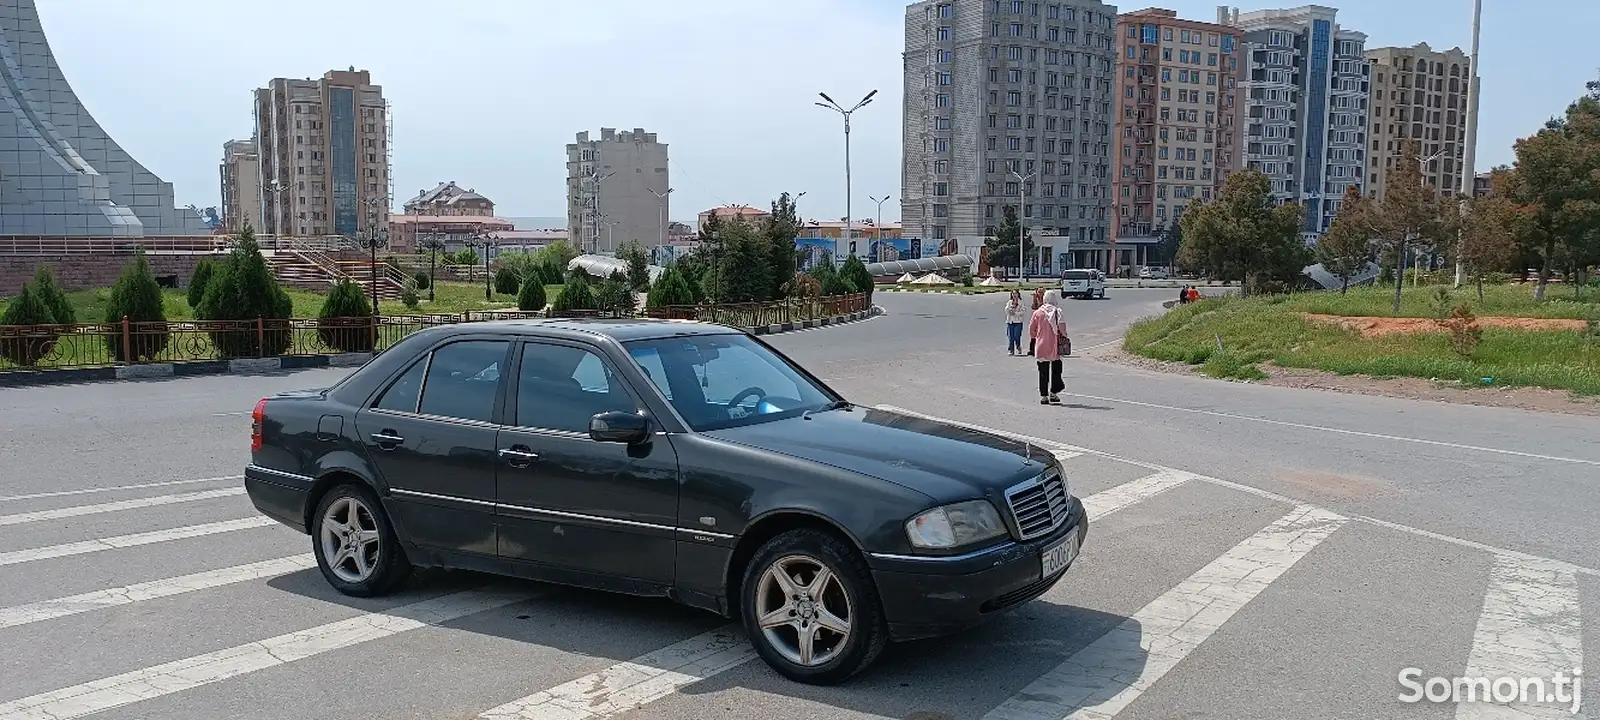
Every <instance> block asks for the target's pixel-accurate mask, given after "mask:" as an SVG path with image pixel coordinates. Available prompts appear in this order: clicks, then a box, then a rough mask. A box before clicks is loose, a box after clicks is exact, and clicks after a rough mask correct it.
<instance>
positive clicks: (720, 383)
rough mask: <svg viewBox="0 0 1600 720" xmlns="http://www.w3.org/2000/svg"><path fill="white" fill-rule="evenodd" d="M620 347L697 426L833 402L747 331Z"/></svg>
mask: <svg viewBox="0 0 1600 720" xmlns="http://www.w3.org/2000/svg"><path fill="white" fill-rule="evenodd" d="M623 347H626V348H627V349H628V354H629V355H631V356H632V357H633V360H634V362H636V363H638V364H639V367H640V368H641V369H643V370H644V374H645V377H647V378H649V379H650V381H651V382H652V383H654V384H655V386H656V387H657V388H659V389H660V390H661V394H662V395H665V396H666V398H667V401H668V402H670V403H672V407H673V408H674V409H676V410H677V411H678V414H679V415H681V416H683V419H684V421H685V422H687V423H688V424H689V427H690V428H693V429H694V430H696V431H698V432H706V431H710V430H720V429H723V428H729V427H736V426H740V425H750V424H754V423H758V422H767V421H770V420H778V419H782V418H787V417H798V416H799V415H801V414H803V413H805V412H806V411H808V410H811V411H816V410H824V409H826V408H828V406H829V405H830V404H832V403H833V402H834V398H833V396H831V395H829V394H828V392H827V391H825V390H823V389H822V388H821V387H818V386H817V385H816V384H815V383H813V382H812V381H811V380H809V379H807V378H806V376H805V375H802V374H801V373H800V372H799V370H798V369H797V368H795V367H794V366H793V365H791V364H790V363H789V362H788V361H786V360H784V359H783V358H781V357H779V356H778V355H776V354H775V353H773V352H772V351H771V350H768V349H767V348H766V347H764V346H762V345H761V344H760V343H757V342H756V341H755V340H753V339H751V338H750V337H749V336H748V335H736V334H731V333H730V334H725V335H684V336H679V337H671V338H656V339H652V340H635V341H632V342H627V343H623Z"/></svg>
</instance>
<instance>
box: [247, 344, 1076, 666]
mask: <svg viewBox="0 0 1600 720" xmlns="http://www.w3.org/2000/svg"><path fill="white" fill-rule="evenodd" d="M252 417H253V422H252V430H251V439H250V443H251V462H250V464H249V466H248V467H247V468H246V469H245V487H246V489H247V491H248V493H249V496H250V498H251V501H252V502H253V503H254V504H255V506H256V508H257V509H259V510H260V511H261V512H262V513H264V514H266V515H267V516H269V517H272V518H274V519H276V520H278V521H280V522H282V523H283V524H285V525H288V526H289V527H292V528H294V529H296V530H298V531H300V532H303V533H306V534H308V535H310V537H311V541H312V542H311V544H312V548H313V551H314V553H315V555H316V558H317V564H318V566H319V567H320V568H321V570H322V574H323V576H324V577H325V578H326V579H327V581H328V582H329V583H330V584H332V585H333V586H334V587H335V588H337V589H338V590H339V591H340V592H342V593H345V594H347V595H354V596H372V595H381V594H384V593H387V592H389V591H391V590H393V589H395V588H396V587H398V586H399V584H400V583H401V582H402V580H404V578H405V577H406V576H407V574H408V572H409V571H410V570H411V568H413V567H417V566H432V567H452V568H463V569H470V570H478V571H484V572H490V573H498V574H503V575H511V576H517V577H523V578H531V579H534V580H540V581H548V582H554V583H561V584H566V585H575V586H583V587H589V588H598V589H601V590H608V591H616V592H621V593H629V594H634V595H646V596H665V597H669V598H672V599H674V600H676V601H678V602H681V603H684V604H687V605H690V606H694V607H698V608H703V609H705V610H709V611H711V612H714V613H719V614H722V615H724V616H727V617H730V618H736V619H738V620H740V621H741V622H742V623H743V625H744V627H745V629H746V631H747V633H748V635H749V637H750V640H751V642H752V643H753V644H754V646H755V648H756V650H757V651H758V653H759V654H760V655H761V657H762V658H763V659H764V660H766V662H767V663H768V664H770V665H771V666H772V667H773V668H774V669H776V670H777V671H778V672H779V673H782V674H783V675H785V676H787V677H789V678H791V679H794V680H797V681H800V682H806V683H814V684H829V683H836V682H839V681H842V680H844V679H846V678H848V677H850V676H851V675H853V674H855V673H857V672H859V671H861V670H862V669H863V668H865V667H867V666H868V665H869V664H870V663H871V662H872V660H873V659H874V658H875V657H876V656H877V654H878V653H879V651H880V650H882V649H883V647H884V645H885V644H886V643H887V642H889V641H891V640H907V639H913V638H925V637H931V636H937V635H942V634H946V633H949V632H953V631H956V630H960V629H963V628H967V627H970V626H972V625H975V624H978V623H979V622H981V621H982V620H983V619H984V618H986V617H988V616H991V615H992V614H994V613H995V612H998V611H1001V610H1006V609H1008V608H1012V607H1015V606H1017V605H1019V604H1022V603H1024V602H1027V601H1030V600H1032V599H1034V598H1036V597H1038V596H1039V595H1041V594H1043V593H1044V592H1046V591H1047V590H1049V589H1050V588H1051V587H1052V586H1054V585H1055V584H1056V583H1057V582H1058V581H1059V580H1061V578H1062V576H1063V575H1064V574H1065V573H1066V571H1067V569H1068V568H1069V567H1070V566H1071V565H1072V564H1073V561H1074V560H1075V559H1076V557H1077V556H1078V552H1079V549H1080V548H1081V547H1082V543H1083V541H1084V538H1085V536H1086V535H1087V533H1088V519H1087V517H1086V516H1085V514H1084V510H1083V505H1082V503H1081V502H1080V501H1079V500H1077V499H1076V498H1074V497H1073V496H1072V494H1071V492H1070V489H1069V487H1068V484H1067V479H1066V477H1065V476H1064V475H1063V472H1062V469H1061V466H1060V463H1059V462H1058V461H1057V460H1056V459H1055V457H1054V456H1053V455H1052V454H1051V453H1050V452H1048V451H1046V450H1043V449H1040V448H1037V447H1033V446H1031V445H1029V444H1027V443H1023V442H1018V441H1015V440H1011V439H1008V438H1004V437H1001V436H998V435H993V434H989V433H983V432H977V431H974V430H969V429H966V428H962V427H956V426H952V425H948V424H944V423H940V422H934V421H930V420H926V419H922V418H918V417H914V416H908V415H904V414H899V413H894V412H888V411H884V410H877V409H871V408H865V407H860V406H856V405H853V404H852V403H850V402H849V401H848V400H846V399H845V398H844V397H843V396H841V395H840V394H839V393H837V392H835V391H834V390H833V389H831V388H829V387H828V386H827V385H825V384H824V383H823V382H822V381H820V380H818V379H817V378H816V377H814V376H813V375H812V374H811V373H810V372H807V371H806V370H805V369H804V368H802V367H800V366H799V365H797V364H796V363H794V362H793V361H791V360H789V359H788V358H787V357H785V356H784V355H783V354H782V353H780V352H779V351H777V350H776V349H774V348H772V347H771V346H769V345H767V344H766V343H765V342H763V341H762V340H760V339H759V338H756V337H754V336H752V335H749V334H747V333H745V332H742V331H738V330H733V329H730V328H726V327H722V326H717V325H710V324H702V323H693V322H679V321H659V320H627V319H622V320H599V319H594V320H516V321H501V322H485V323H471V324H456V325H449V326H444V327H438V328H432V329H428V330H423V331H421V332H417V333H415V334H413V335H411V336H409V337H407V338H405V339H403V340H401V341H400V342H399V343H397V344H395V345H394V346H393V347H392V348H390V349H388V350H387V351H385V352H383V353H381V354H379V355H377V356H376V357H375V358H373V359H372V361H371V362H369V363H367V364H366V365H365V366H363V367H361V368H360V369H358V370H357V371H355V372H354V373H352V374H351V375H349V376H348V377H347V378H345V379H344V380H342V381H340V382H339V383H337V384H335V385H333V386H332V387H329V388H326V389H318V390H306V391H300V392H291V393H284V394H279V395H273V396H270V397H267V398H264V399H262V400H261V401H260V402H259V403H257V404H256V407H255V410H254V412H253V414H252Z"/></svg>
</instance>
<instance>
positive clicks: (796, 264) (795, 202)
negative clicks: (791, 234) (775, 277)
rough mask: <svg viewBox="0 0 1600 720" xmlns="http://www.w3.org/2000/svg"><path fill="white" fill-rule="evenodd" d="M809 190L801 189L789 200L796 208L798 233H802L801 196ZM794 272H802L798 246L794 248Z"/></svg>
mask: <svg viewBox="0 0 1600 720" xmlns="http://www.w3.org/2000/svg"><path fill="white" fill-rule="evenodd" d="M808 192H811V191H810V190H801V191H800V192H799V193H797V194H796V195H795V196H794V200H791V201H789V205H790V206H791V207H794V208H796V210H795V213H794V228H795V234H796V235H799V234H800V211H799V209H798V208H799V207H800V198H803V197H805V196H806V193H808ZM794 274H796V275H799V274H800V249H799V248H798V247H797V248H795V249H794Z"/></svg>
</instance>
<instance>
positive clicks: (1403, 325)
mask: <svg viewBox="0 0 1600 720" xmlns="http://www.w3.org/2000/svg"><path fill="white" fill-rule="evenodd" d="M1304 315H1305V318H1306V319H1307V320H1310V321H1312V322H1315V323H1322V324H1324V325H1338V326H1340V327H1342V328H1345V329H1346V330H1355V331H1357V332H1359V333H1361V336H1362V337H1369V338H1370V337H1379V336H1382V335H1396V334H1402V333H1422V332H1440V333H1442V332H1446V330H1445V329H1444V328H1442V327H1439V324H1438V323H1437V322H1434V321H1433V319H1432V318H1408V317H1372V316H1366V315H1357V316H1345V315H1320V314H1316V313H1304ZM1587 326H1588V325H1587V324H1586V323H1585V322H1584V321H1582V320H1565V319H1553V318H1525V317H1500V316H1493V315H1491V316H1485V317H1479V318H1478V327H1483V328H1491V327H1492V328H1500V329H1504V330H1528V331H1538V330H1583V329H1584V328H1586V327H1587Z"/></svg>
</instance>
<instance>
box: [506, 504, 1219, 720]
mask: <svg viewBox="0 0 1600 720" xmlns="http://www.w3.org/2000/svg"><path fill="white" fill-rule="evenodd" d="M1189 477H1192V476H1190V475H1188V474H1187V473H1172V474H1167V473H1157V474H1155V475H1151V476H1149V477H1144V478H1139V479H1138V480H1133V481H1130V482H1126V483H1123V484H1121V485H1118V486H1116V487H1113V488H1110V489H1107V490H1102V491H1100V492H1098V493H1095V494H1093V495H1090V496H1089V497H1086V498H1083V506H1084V510H1085V513H1086V514H1087V515H1088V517H1089V521H1090V522H1095V521H1097V520H1100V519H1101V518H1103V517H1105V516H1106V515H1109V514H1111V513H1114V512H1116V511H1118V510H1121V509H1123V508H1126V507H1128V506H1130V505H1133V504H1135V503H1137V502H1140V501H1142V500H1147V499H1149V498H1152V497H1155V496H1156V495H1157V494H1160V493H1161V492H1164V491H1166V490H1168V489H1171V488H1173V487H1176V486H1177V485H1179V484H1181V483H1182V482H1183V481H1185V480H1188V479H1189ZM756 657H757V655H756V651H755V648H753V647H751V645H750V641H749V640H748V639H746V637H745V634H744V631H743V629H742V626H741V624H740V623H737V622H735V623H730V624H727V625H724V626H722V627H719V628H717V629H715V630H712V631H709V632H705V633H702V634H700V635H696V636H695V637H692V638H689V639H688V640H684V641H683V642H680V643H677V644H675V645H670V646H667V647H665V648H662V649H660V650H657V651H655V652H653V653H649V654H647V655H641V656H639V657H637V658H634V659H633V660H629V661H627V662H623V663H617V664H616V665H612V666H610V667H607V668H605V669H603V670H600V671H599V672H595V673H591V674H589V675H585V676H583V677H581V678H578V679H576V680H573V681H572V682H568V683H565V684H562V685H558V686H556V687H553V688H550V689H548V690H544V691H541V692H537V693H534V694H532V695H529V696H527V697H524V698H520V699H517V700H513V701H511V702H509V703H506V704H504V705H501V706H500V707H497V708H494V709H492V710H489V711H487V712H485V713H483V714H482V715H479V716H478V718H479V720H598V719H600V718H609V717H615V716H617V715H622V714H624V713H627V712H631V711H633V710H637V709H639V708H641V707H643V706H645V705H648V704H650V703H652V702H655V701H657V700H660V699H661V698H664V697H666V696H668V695H671V694H672V693H674V692H676V691H677V690H678V689H679V688H682V687H684V686H686V685H689V684H692V683H696V682H699V681H701V680H705V679H708V678H711V677H714V676H716V675H720V674H722V673H724V672H727V671H728V670H732V669H733V668H736V667H738V666H740V665H743V664H745V663H747V662H749V661H751V660H753V659H755V658H756Z"/></svg>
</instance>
